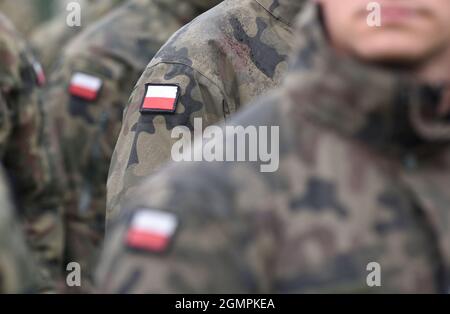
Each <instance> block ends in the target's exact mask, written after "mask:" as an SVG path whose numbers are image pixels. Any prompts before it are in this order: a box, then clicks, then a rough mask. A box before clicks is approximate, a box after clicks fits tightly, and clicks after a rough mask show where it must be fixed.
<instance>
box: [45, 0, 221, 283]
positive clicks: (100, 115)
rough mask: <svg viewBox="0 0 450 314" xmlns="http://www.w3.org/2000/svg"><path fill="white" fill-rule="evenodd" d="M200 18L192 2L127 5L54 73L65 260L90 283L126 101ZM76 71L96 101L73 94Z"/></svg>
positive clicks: (51, 92)
mask: <svg viewBox="0 0 450 314" xmlns="http://www.w3.org/2000/svg"><path fill="white" fill-rule="evenodd" d="M214 3H216V2H215V1H209V4H210V5H213V4H214ZM200 12H201V11H199V9H198V8H197V6H192V5H191V4H190V1H184V3H183V4H181V5H180V4H179V3H178V1H177V0H170V1H168V0H161V1H160V0H131V1H127V2H126V3H125V4H124V5H123V6H121V7H119V8H117V9H116V10H114V11H113V12H111V14H109V15H107V16H106V17H104V18H103V19H101V20H100V21H98V23H95V24H94V25H92V26H91V27H89V28H88V29H87V30H86V31H85V32H83V33H82V34H80V35H79V36H78V37H76V38H75V39H74V40H73V41H71V42H70V43H69V44H68V45H67V46H66V47H65V49H64V52H63V54H62V60H61V62H60V65H59V66H58V67H57V68H56V69H55V71H54V72H53V73H52V74H51V78H50V82H49V85H48V88H47V89H46V91H45V93H44V96H43V99H44V102H45V105H46V110H47V112H48V114H49V115H50V116H51V117H52V118H53V119H54V120H55V121H56V124H57V128H58V130H59V132H58V133H59V135H60V137H59V141H60V143H61V146H62V149H63V155H64V159H65V165H66V169H67V171H66V172H67V174H68V176H69V183H70V190H71V191H72V192H73V194H72V197H71V200H70V201H69V202H70V205H69V206H68V209H67V215H68V217H67V221H68V222H67V228H68V230H67V252H66V255H67V256H66V259H67V262H73V261H76V262H79V263H80V264H81V265H82V270H83V273H84V274H85V275H87V277H86V278H87V279H89V273H90V269H91V267H90V266H89V265H92V264H93V263H94V261H95V260H96V253H97V250H98V248H99V247H100V245H101V242H102V239H103V236H104V225H105V207H106V180H107V175H108V169H109V165H110V161H111V155H112V152H113V149H114V145H115V144H116V141H117V137H118V135H119V132H120V127H121V123H122V115H123V110H124V107H125V105H126V103H127V101H128V97H129V95H130V93H131V91H132V89H133V86H134V84H135V83H136V81H137V80H138V79H139V76H140V75H141V74H142V72H143V71H144V70H145V67H146V66H147V64H148V62H149V61H150V60H151V59H152V57H153V56H154V54H155V53H156V52H157V51H158V50H159V49H160V47H161V46H162V45H163V44H164V42H166V41H167V39H168V38H169V37H170V36H171V35H172V34H173V33H174V32H175V31H177V30H178V29H179V28H180V27H181V26H183V25H184V24H185V23H186V21H189V20H192V18H194V17H195V16H196V15H198V14H199V13H200ZM77 73H83V74H88V75H90V76H92V77H95V78H96V79H100V80H101V81H102V87H101V90H100V92H99V94H98V95H97V97H96V98H95V99H94V100H88V99H84V98H82V97H79V96H78V95H74V94H72V93H71V92H70V85H71V80H72V78H73V76H74V75H76V74H77ZM82 286H86V284H84V283H83V284H82Z"/></svg>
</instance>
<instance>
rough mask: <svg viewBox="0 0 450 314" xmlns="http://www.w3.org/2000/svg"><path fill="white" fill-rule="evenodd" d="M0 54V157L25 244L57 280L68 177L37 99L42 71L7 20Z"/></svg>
mask: <svg viewBox="0 0 450 314" xmlns="http://www.w3.org/2000/svg"><path fill="white" fill-rule="evenodd" d="M0 53H1V56H2V60H1V62H0V90H1V94H0V121H1V125H0V158H1V160H2V162H3V164H4V166H5V168H6V171H7V172H8V174H9V175H10V176H11V179H12V187H13V192H14V195H15V197H16V199H17V202H18V209H19V217H20V218H21V220H23V223H24V224H25V229H26V236H27V240H28V242H29V244H30V246H31V248H32V250H33V252H34V253H35V254H36V255H37V258H38V259H39V260H40V261H41V262H42V263H43V264H44V265H43V268H42V270H43V276H45V277H47V276H48V275H50V274H49V272H51V273H52V275H53V276H56V275H57V273H59V272H60V270H61V268H60V267H61V258H62V251H63V245H62V243H63V241H64V240H63V239H64V234H63V230H62V214H61V210H62V209H61V204H62V203H63V197H64V194H63V190H64V183H65V178H64V174H63V172H62V167H61V159H60V154H59V150H58V146H57V142H56V139H55V138H54V135H55V133H54V129H53V128H52V123H50V121H48V120H46V117H45V116H44V115H43V110H42V106H41V104H40V103H39V101H38V95H37V92H38V85H41V84H43V83H44V78H43V75H42V69H41V67H40V66H39V64H38V63H37V61H36V59H34V57H33V56H32V55H31V54H30V52H29V49H28V48H27V46H26V44H25V42H24V41H23V40H22V39H21V38H20V36H19V35H18V34H17V33H16V31H15V29H14V28H13V26H12V24H10V22H9V21H8V20H6V18H5V17H4V16H0Z"/></svg>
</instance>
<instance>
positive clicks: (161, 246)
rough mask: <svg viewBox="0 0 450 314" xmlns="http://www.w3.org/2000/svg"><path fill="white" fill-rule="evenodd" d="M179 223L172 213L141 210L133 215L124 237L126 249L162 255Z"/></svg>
mask: <svg viewBox="0 0 450 314" xmlns="http://www.w3.org/2000/svg"><path fill="white" fill-rule="evenodd" d="M178 225H179V221H178V218H177V216H175V215H174V214H172V213H167V212H162V211H158V210H151V209H141V210H139V211H138V212H137V213H136V214H134V216H133V218H132V221H131V225H130V227H129V228H128V231H127V235H126V244H127V246H128V247H131V248H134V249H139V250H144V251H149V252H153V253H164V252H165V251H167V250H168V248H169V246H170V244H171V242H172V240H173V238H174V236H175V233H176V231H177V229H178Z"/></svg>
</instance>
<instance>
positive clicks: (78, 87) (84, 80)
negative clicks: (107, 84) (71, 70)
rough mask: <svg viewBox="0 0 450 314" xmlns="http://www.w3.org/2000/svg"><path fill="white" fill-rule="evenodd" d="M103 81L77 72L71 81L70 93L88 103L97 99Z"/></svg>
mask: <svg viewBox="0 0 450 314" xmlns="http://www.w3.org/2000/svg"><path fill="white" fill-rule="evenodd" d="M102 85H103V81H102V80H101V79H99V78H98V77H95V76H92V75H89V74H85V73H81V72H77V73H75V74H74V75H73V76H72V79H71V80H70V86H69V93H70V94H71V95H72V96H76V97H80V98H82V99H85V100H88V101H94V100H96V99H97V97H98V94H99V92H100V89H101V88H102Z"/></svg>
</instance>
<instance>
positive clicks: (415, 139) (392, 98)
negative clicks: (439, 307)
mask: <svg viewBox="0 0 450 314" xmlns="http://www.w3.org/2000/svg"><path fill="white" fill-rule="evenodd" d="M318 21H319V18H318V12H317V8H316V6H315V5H311V7H308V9H305V12H304V14H303V15H302V16H301V19H300V29H299V36H298V37H299V38H298V43H299V44H298V48H297V49H298V50H297V49H296V54H295V59H294V62H293V66H292V71H291V72H290V74H289V76H288V78H287V80H286V83H284V84H283V87H282V88H281V89H280V90H278V91H277V92H276V93H275V94H272V95H271V96H269V97H266V98H265V99H264V100H261V101H260V103H259V104H258V105H257V106H253V107H251V108H249V109H250V110H246V111H245V112H244V113H242V114H240V115H239V116H237V117H236V118H235V119H233V120H232V124H233V125H241V126H244V127H247V126H279V128H280V164H279V169H278V171H276V172H274V173H261V172H260V168H259V166H260V164H259V163H252V162H243V163H223V162H222V163H220V162H215V163H207V162H200V163H191V164H186V163H185V164H181V165H171V166H169V167H168V168H167V169H165V170H163V171H161V172H160V173H158V174H157V175H156V176H155V177H153V178H152V179H150V180H149V181H146V182H145V184H144V185H143V186H141V187H139V188H138V189H137V191H136V194H134V195H133V196H130V198H129V199H128V201H126V208H127V209H129V210H127V211H124V212H123V215H121V216H122V217H121V219H120V220H119V221H118V222H117V224H115V225H114V227H112V230H111V237H110V238H109V240H108V243H107V244H106V246H105V253H104V256H103V259H102V263H101V264H100V268H99V283H100V287H101V289H102V291H104V292H114V293H116V292H125V293H154V292H156V293H159V292H170V293H172V292H178V293H205V292H208V293H222V292H225V293H229V292H232V293H239V292H241V293H264V292H268V293H309V292H320V293H324V292H327V293H328V292H344V293H349V292H374V293H377V292H396V293H398V292H446V291H447V289H448V288H449V283H450V281H449V279H450V278H449V277H448V274H449V270H450V225H449V224H450V212H449V210H448V209H449V204H450V125H449V121H450V115H448V113H447V115H442V114H441V112H442V110H440V109H442V108H445V107H446V108H448V104H447V103H445V101H443V100H444V98H443V97H442V96H443V93H444V91H445V90H444V89H443V88H437V87H431V86H426V85H422V84H419V83H418V82H414V81H413V80H412V79H411V78H410V77H408V75H407V73H403V74H402V73H397V72H390V71H387V70H381V69H378V68H376V67H369V66H366V65H364V64H360V63H358V62H357V61H355V60H352V59H350V58H347V57H342V56H341V57H339V56H337V55H336V54H334V53H333V51H332V49H330V48H329V46H328V44H327V42H326V40H325V36H324V35H323V33H322V29H323V28H322V25H321V24H320V22H318ZM300 34H302V36H300ZM300 37H301V38H300ZM304 38H306V40H304ZM448 101H449V100H448V98H447V102H448ZM441 106H443V107H441ZM447 111H448V110H447ZM223 143H224V142H217V144H222V145H223ZM225 143H226V142H225ZM228 145H230V143H229V142H228ZM230 146H231V148H235V147H233V146H232V145H230ZM230 146H228V147H227V149H230ZM155 222H158V224H154V223H155ZM139 228H140V229H139ZM139 230H140V231H139ZM139 232H141V234H140V235H139ZM372 262H375V263H379V265H380V266H381V284H382V286H381V287H374V288H369V286H368V285H367V283H366V277H367V276H368V274H369V272H368V271H367V268H366V267H367V266H368V265H369V263H372Z"/></svg>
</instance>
